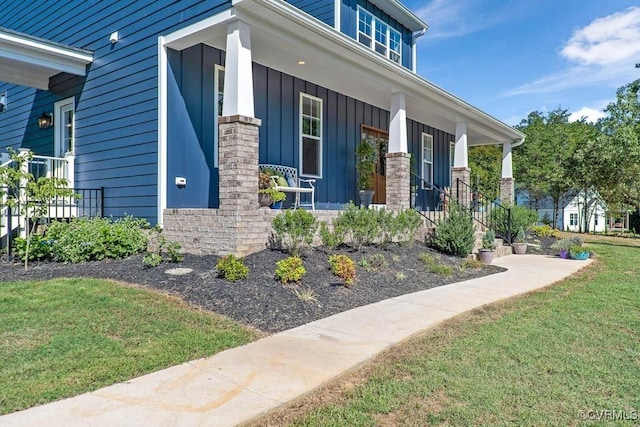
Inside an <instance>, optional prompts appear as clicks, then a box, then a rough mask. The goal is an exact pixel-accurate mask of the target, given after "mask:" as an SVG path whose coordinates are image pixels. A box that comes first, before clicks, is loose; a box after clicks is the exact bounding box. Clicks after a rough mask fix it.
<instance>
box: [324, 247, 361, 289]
mask: <svg viewBox="0 0 640 427" xmlns="http://www.w3.org/2000/svg"><path fill="white" fill-rule="evenodd" d="M329 265H330V266H331V272H332V273H333V274H335V275H336V276H338V277H339V278H341V279H343V280H344V284H345V286H347V287H349V286H351V285H353V282H354V280H355V279H356V265H355V264H354V263H353V260H352V259H351V258H349V257H348V256H346V255H331V256H330V257H329Z"/></svg>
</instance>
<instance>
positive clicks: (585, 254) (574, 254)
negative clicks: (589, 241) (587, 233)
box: [569, 245, 589, 261]
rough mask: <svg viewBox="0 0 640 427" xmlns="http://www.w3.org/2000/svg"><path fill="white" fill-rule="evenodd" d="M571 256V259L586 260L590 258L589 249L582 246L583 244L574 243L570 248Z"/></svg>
mask: <svg viewBox="0 0 640 427" xmlns="http://www.w3.org/2000/svg"><path fill="white" fill-rule="evenodd" d="M569 256H570V257H571V259H578V260H582V261H584V260H585V259H588V258H589V251H587V250H586V249H585V248H583V247H582V245H573V246H571V248H570V249H569Z"/></svg>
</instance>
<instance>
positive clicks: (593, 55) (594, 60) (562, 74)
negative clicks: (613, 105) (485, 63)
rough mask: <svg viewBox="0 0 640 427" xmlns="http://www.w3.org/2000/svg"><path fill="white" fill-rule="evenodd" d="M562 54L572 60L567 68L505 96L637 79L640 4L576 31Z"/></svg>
mask: <svg viewBox="0 0 640 427" xmlns="http://www.w3.org/2000/svg"><path fill="white" fill-rule="evenodd" d="M559 53H560V55H561V56H562V57H564V58H566V59H567V60H568V61H569V64H567V67H566V68H565V69H564V70H561V71H559V72H557V73H554V74H550V75H547V76H544V77H542V78H540V79H538V80H535V81H533V82H529V83H526V84H523V85H521V86H518V87H516V88H515V89H512V90H510V91H509V92H507V93H506V94H505V95H506V96H513V95H522V94H532V93H548V92H557V91H560V90H565V89H571V88H577V87H585V86H590V85H594V84H603V83H607V84H610V85H611V86H613V87H617V86H620V85H622V84H624V83H627V82H629V81H630V80H633V79H635V78H637V70H636V69H635V67H634V64H635V62H636V60H637V59H638V58H639V57H640V7H631V8H629V9H626V10H625V11H623V12H618V13H614V14H612V15H608V16H605V17H602V18H598V19H595V20H594V21H592V22H591V23H590V24H589V25H587V26H586V27H583V28H580V29H578V30H576V31H574V32H573V34H572V36H571V38H570V39H569V41H568V42H567V43H566V44H565V45H564V46H562V48H561V49H560V50H559Z"/></svg>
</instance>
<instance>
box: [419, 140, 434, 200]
mask: <svg viewBox="0 0 640 427" xmlns="http://www.w3.org/2000/svg"><path fill="white" fill-rule="evenodd" d="M421 177H422V188H423V189H424V190H428V189H429V188H430V187H431V184H433V135H429V134H428V133H423V134H422V174H421Z"/></svg>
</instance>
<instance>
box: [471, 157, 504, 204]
mask: <svg viewBox="0 0 640 427" xmlns="http://www.w3.org/2000/svg"><path fill="white" fill-rule="evenodd" d="M469 168H470V169H471V177H472V184H473V186H474V188H475V189H477V190H479V191H481V192H482V193H483V194H484V195H485V196H487V197H488V198H489V199H490V200H494V199H496V198H497V197H498V196H499V193H500V177H501V176H502V148H501V147H500V146H498V145H484V146H480V147H470V148H469Z"/></svg>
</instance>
